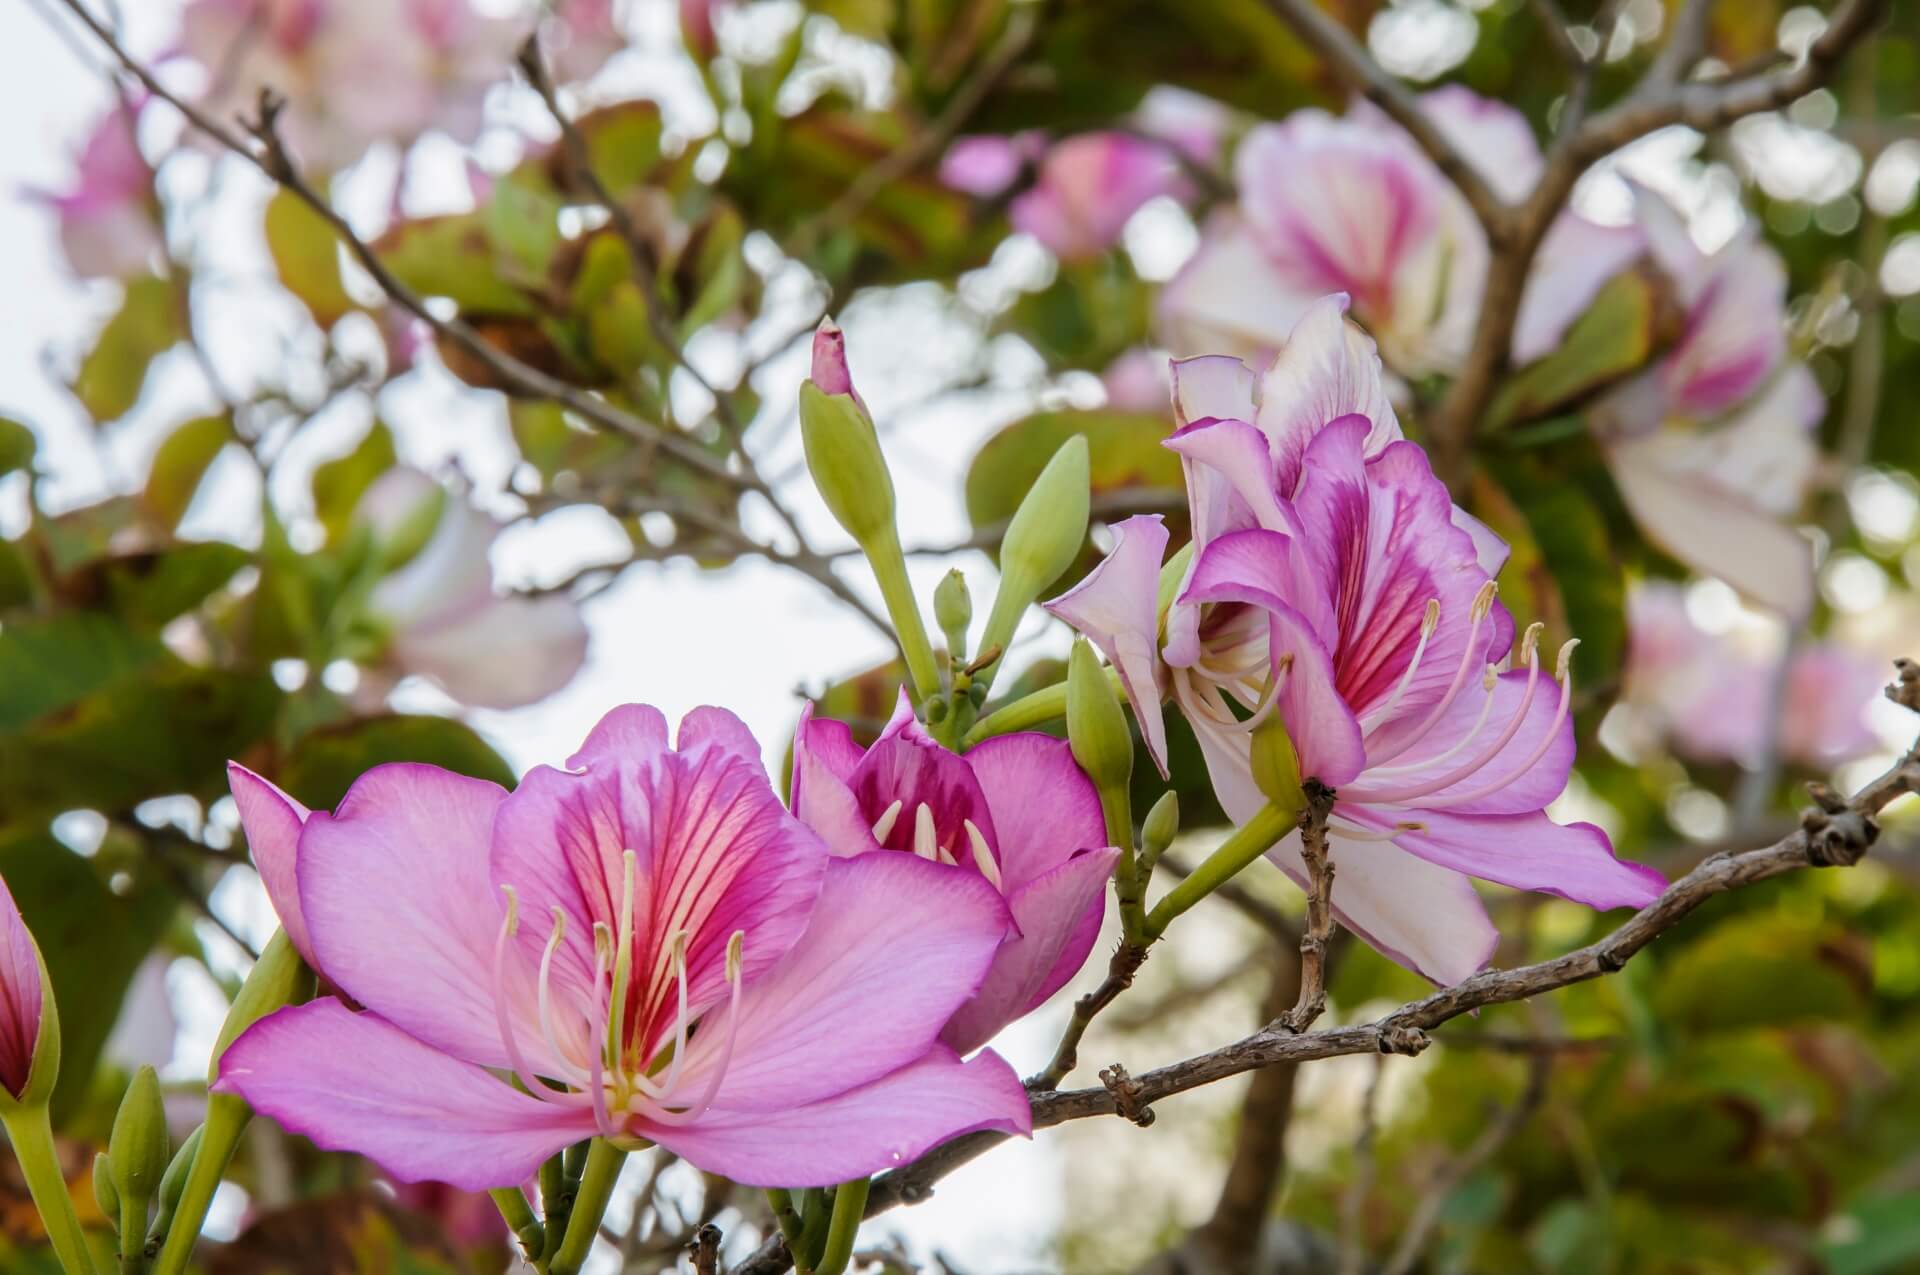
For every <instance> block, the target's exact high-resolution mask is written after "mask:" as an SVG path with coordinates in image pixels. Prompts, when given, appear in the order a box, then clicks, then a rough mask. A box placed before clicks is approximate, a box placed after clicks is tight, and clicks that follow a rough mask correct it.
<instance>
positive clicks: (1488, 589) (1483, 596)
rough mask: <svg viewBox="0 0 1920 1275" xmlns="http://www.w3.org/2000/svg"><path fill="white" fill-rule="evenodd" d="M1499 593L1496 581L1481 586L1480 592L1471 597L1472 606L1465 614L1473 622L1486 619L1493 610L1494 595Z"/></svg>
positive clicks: (1498, 585)
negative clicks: (1473, 620)
mask: <svg viewBox="0 0 1920 1275" xmlns="http://www.w3.org/2000/svg"><path fill="white" fill-rule="evenodd" d="M1499 592H1500V583H1499V581H1497V580H1489V581H1487V582H1486V583H1485V584H1483V585H1481V586H1480V591H1479V592H1478V593H1476V594H1474V595H1473V606H1472V608H1471V609H1470V610H1469V611H1468V612H1467V614H1468V616H1470V617H1471V618H1472V619H1475V620H1484V619H1486V618H1487V616H1488V614H1489V613H1491V612H1492V610H1493V599H1494V595H1496V594H1497V593H1499Z"/></svg>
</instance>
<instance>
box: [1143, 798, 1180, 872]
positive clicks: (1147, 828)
mask: <svg viewBox="0 0 1920 1275" xmlns="http://www.w3.org/2000/svg"><path fill="white" fill-rule="evenodd" d="M1179 835H1180V798H1179V796H1178V794H1176V793H1173V792H1165V793H1162V794H1161V795H1160V800H1158V801H1156V802H1154V803H1153V809H1152V810H1149V811H1147V821H1146V823H1145V824H1143V825H1141V828H1140V841H1141V849H1142V853H1143V854H1144V855H1145V857H1146V860H1147V862H1149V863H1157V862H1159V859H1160V856H1161V855H1163V854H1165V853H1166V850H1167V847H1168V846H1170V845H1172V844H1173V839H1174V838H1175V837H1177V836H1179Z"/></svg>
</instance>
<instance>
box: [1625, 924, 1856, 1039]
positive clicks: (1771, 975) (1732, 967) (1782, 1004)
mask: <svg viewBox="0 0 1920 1275" xmlns="http://www.w3.org/2000/svg"><path fill="white" fill-rule="evenodd" d="M1861 942H1862V940H1857V939H1850V938H1849V937H1848V936H1847V934H1846V933H1845V932H1844V931H1841V930H1838V929H1835V928H1830V927H1824V926H1821V925H1818V924H1816V923H1813V922H1808V921H1802V920H1797V919H1793V918H1789V917H1787V916H1785V915H1783V914H1781V913H1777V912H1759V913H1752V914H1747V915H1742V916H1737V917H1730V918H1727V919H1725V920H1723V921H1721V922H1720V924H1719V925H1718V926H1716V927H1715V928H1714V929H1713V930H1712V931H1710V932H1709V933H1707V934H1704V935H1702V936H1701V937H1700V939H1699V940H1698V941H1697V942H1694V943H1692V944H1690V945H1688V946H1686V947H1684V948H1681V949H1680V950H1679V951H1678V952H1677V953H1675V954H1674V955H1673V956H1672V957H1670V958H1669V959H1668V961H1667V963H1666V966H1665V969H1664V971H1663V973H1662V977H1661V979H1660V985H1659V987H1658V988H1657V990H1656V991H1655V993H1654V1005H1655V1009H1656V1012H1657V1013H1658V1015H1659V1018H1660V1020H1661V1021H1662V1022H1663V1023H1665V1024H1668V1025H1669V1026H1671V1027H1674V1028H1676V1029H1677V1028H1684V1027H1692V1028H1694V1029H1695V1030H1698V1031H1731V1030H1734V1029H1737V1028H1742V1027H1752V1026H1764V1025H1768V1024H1775V1023H1788V1022H1796V1021H1801V1020H1805V1019H1846V1018H1852V1017H1854V1016H1856V1015H1858V1014H1859V1013H1860V1012H1861V1011H1862V1009H1863V1008H1864V1006H1865V1004H1866V999H1867V996H1868V994H1869V992H1870V989H1871V985H1872V962H1871V956H1870V954H1868V953H1866V952H1862V951H1860V950H1859V947H1860V944H1861Z"/></svg>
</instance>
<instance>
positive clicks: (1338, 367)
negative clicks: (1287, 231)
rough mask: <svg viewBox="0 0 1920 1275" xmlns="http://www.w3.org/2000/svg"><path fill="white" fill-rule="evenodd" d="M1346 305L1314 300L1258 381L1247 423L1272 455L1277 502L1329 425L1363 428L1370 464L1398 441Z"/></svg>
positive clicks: (1373, 354) (1365, 344) (1374, 363)
mask: <svg viewBox="0 0 1920 1275" xmlns="http://www.w3.org/2000/svg"><path fill="white" fill-rule="evenodd" d="M1346 312H1347V298H1346V297H1345V296H1344V295H1340V294H1335V295H1332V296H1326V297H1322V298H1320V299H1319V300H1318V301H1316V302H1314V303H1313V305H1312V306H1311V307H1309V308H1308V309H1307V311H1306V313H1305V314H1303V315H1302V316H1301V318H1300V322H1299V323H1298V324H1297V325H1295V327H1294V329H1293V332H1292V334H1291V335H1289V336H1288V338H1287V343H1286V345H1284V346H1283V347H1282V348H1281V350H1280V353H1279V355H1278V357H1276V358H1275V359H1274V361H1273V365H1272V366H1271V367H1269V368H1268V369H1267V371H1266V374H1265V375H1264V376H1263V377H1262V378H1261V381H1260V413H1259V417H1258V419H1257V420H1256V421H1255V422H1254V423H1255V424H1257V425H1258V426H1259V427H1260V430H1261V432H1262V433H1264V434H1265V435H1266V436H1267V439H1268V441H1269V445H1270V446H1271V448H1272V450H1273V457H1274V474H1275V479H1274V481H1275V483H1276V485H1277V486H1278V489H1279V492H1280V494H1281V495H1282V496H1288V497H1290V496H1292V495H1293V494H1294V493H1295V491H1296V490H1297V489H1298V488H1299V484H1300V465H1301V463H1302V459H1303V458H1304V457H1305V455H1306V452H1307V448H1308V447H1309V446H1310V445H1311V444H1312V442H1313V440H1314V438H1315V437H1316V436H1317V435H1318V434H1319V433H1320V431H1321V430H1323V429H1325V428H1326V427H1327V426H1328V425H1330V424H1332V423H1333V422H1334V421H1337V420H1341V419H1343V418H1345V417H1348V416H1360V417H1363V418H1365V420H1366V421H1367V431H1366V441H1365V444H1364V446H1363V448H1362V454H1363V455H1364V456H1367V457H1372V456H1377V455H1379V454H1380V452H1381V451H1382V450H1383V449H1384V448H1385V447H1386V446H1387V445H1388V444H1389V443H1393V442H1396V441H1397V440H1399V438H1400V437H1401V434H1400V419H1399V417H1397V416H1396V415H1394V411H1393V403H1392V402H1391V401H1390V400H1389V399H1388V397H1387V386H1386V380H1385V378H1384V375H1383V373H1382V369H1381V365H1380V352H1379V350H1378V349H1376V348H1375V346H1374V343H1373V338H1372V337H1369V336H1368V335H1367V334H1366V333H1364V332H1362V331H1361V330H1360V329H1359V328H1358V327H1356V326H1355V325H1354V324H1352V323H1350V322H1348V321H1347V317H1346Z"/></svg>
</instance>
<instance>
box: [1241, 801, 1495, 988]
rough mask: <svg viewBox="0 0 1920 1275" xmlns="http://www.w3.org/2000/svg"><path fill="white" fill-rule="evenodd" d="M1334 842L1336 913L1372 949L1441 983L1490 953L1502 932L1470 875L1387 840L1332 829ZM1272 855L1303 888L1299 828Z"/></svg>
mask: <svg viewBox="0 0 1920 1275" xmlns="http://www.w3.org/2000/svg"><path fill="white" fill-rule="evenodd" d="M1330 846H1331V849H1330V851H1329V853H1330V855H1331V856H1332V859H1333V862H1334V864H1335V865H1336V866H1335V870H1334V871H1335V875H1334V879H1333V910H1334V914H1335V915H1336V916H1337V917H1339V919H1340V923H1341V924H1342V925H1344V926H1346V927H1347V928H1348V929H1350V930H1352V931H1353V932H1354V933H1355V934H1357V935H1359V936H1360V937H1361V938H1362V939H1364V940H1365V941H1366V943H1367V945H1368V946H1369V947H1371V948H1373V949H1374V950H1376V951H1378V952H1379V953H1380V954H1381V955H1383V956H1385V957H1387V958H1388V959H1389V960H1392V961H1394V962H1395V963H1396V964H1399V965H1403V966H1405V967H1406V968H1407V969H1410V970H1412V971H1414V972H1415V973H1417V974H1421V975H1424V976H1425V977H1427V978H1429V979H1432V980H1433V981H1434V982H1435V983H1438V984H1440V985H1441V986H1443V987H1445V986H1451V985H1452V984H1454V983H1458V982H1459V981H1460V980H1462V979H1464V978H1468V977H1470V976H1472V975H1473V974H1475V973H1477V972H1478V971H1480V970H1481V969H1483V968H1484V967H1485V966H1486V964H1487V962H1488V961H1489V960H1491V959H1492V958H1493V950H1494V948H1495V947H1497V946H1499V943H1500V931H1499V930H1497V929H1495V928H1494V925H1493V922H1492V921H1490V920H1488V919H1487V910H1486V907H1485V906H1484V905H1482V903H1481V902H1480V896H1479V895H1478V894H1477V893H1475V891H1474V888H1473V882H1472V881H1470V880H1468V879H1467V878H1466V877H1464V876H1462V875H1461V874H1460V873H1458V872H1453V871H1451V870H1449V869H1447V868H1442V867H1439V866H1437V865H1435V864H1431V863H1428V862H1427V861H1426V860H1425V859H1419V858H1415V857H1414V856H1413V855H1410V854H1407V853H1406V852H1405V851H1403V850H1401V849H1399V848H1398V847H1397V846H1395V845H1393V844H1392V843H1391V842H1387V841H1355V840H1352V839H1351V838H1347V837H1342V836H1340V835H1339V833H1338V831H1335V832H1333V833H1332V834H1331V838H1330ZM1267 857H1268V858H1270V859H1272V860H1273V861H1274V862H1275V863H1276V864H1278V865H1279V866H1280V868H1281V870H1282V871H1284V872H1285V873H1286V874H1287V875H1288V876H1289V877H1292V878H1293V880H1294V883H1295V884H1297V885H1299V886H1301V887H1302V888H1303V889H1304V888H1305V886H1306V884H1307V875H1306V868H1305V865H1304V864H1302V863H1301V861H1300V834H1299V833H1297V832H1296V833H1290V834H1288V836H1287V839H1286V840H1285V841H1282V842H1281V843H1280V844H1279V845H1277V846H1275V847H1274V848H1273V849H1272V850H1271V851H1269V852H1268V855H1267Z"/></svg>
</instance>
